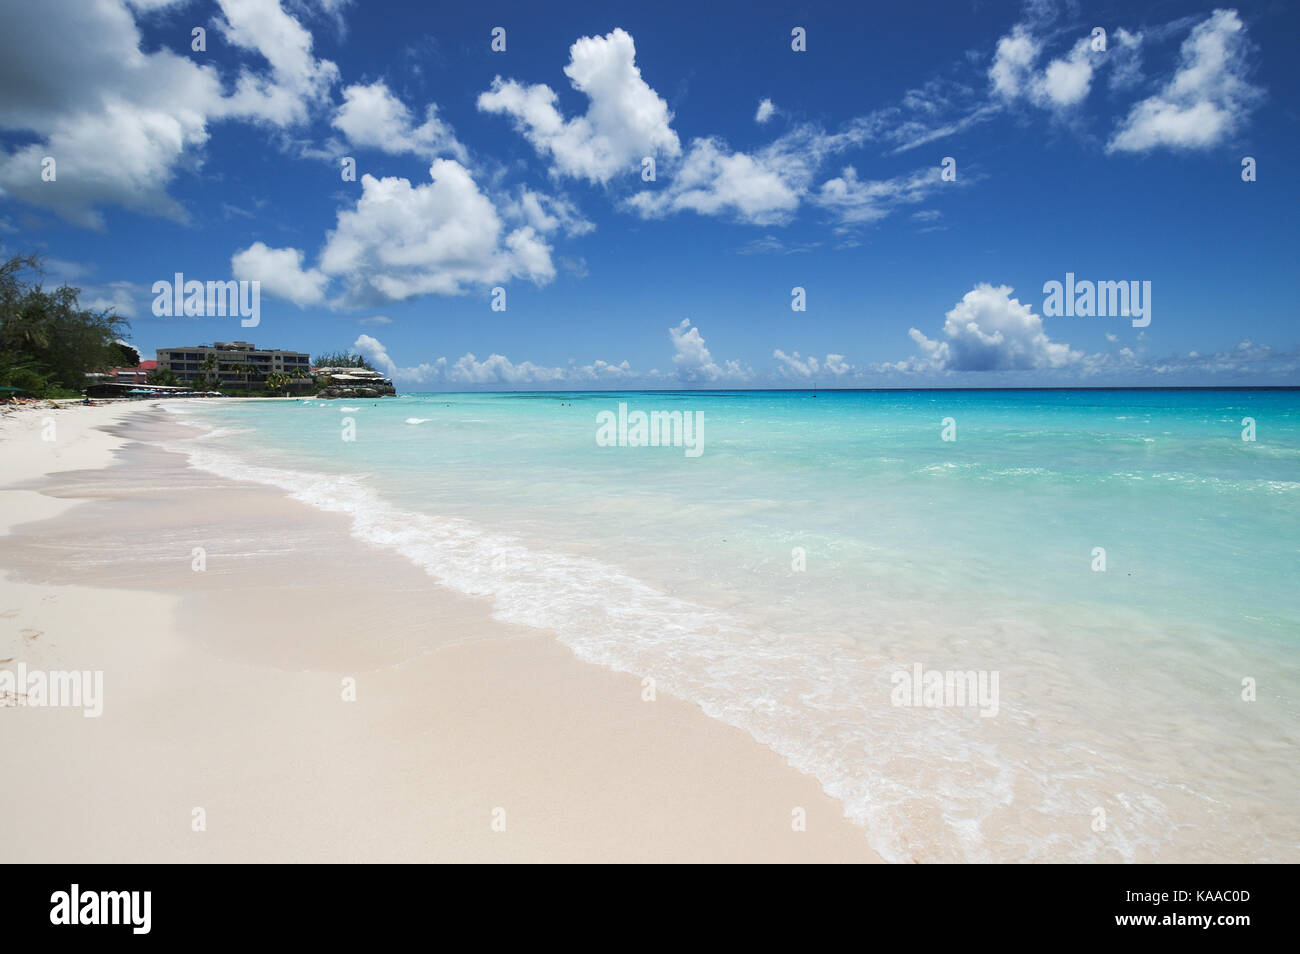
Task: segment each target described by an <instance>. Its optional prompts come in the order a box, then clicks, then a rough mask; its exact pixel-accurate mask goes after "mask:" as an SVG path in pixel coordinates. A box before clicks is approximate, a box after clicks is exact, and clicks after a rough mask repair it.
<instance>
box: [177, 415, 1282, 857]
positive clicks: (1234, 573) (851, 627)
mask: <svg viewBox="0 0 1300 954" xmlns="http://www.w3.org/2000/svg"><path fill="white" fill-rule="evenodd" d="M620 402H622V403H626V404H627V405H628V407H629V409H630V410H644V411H654V410H666V411H672V410H681V411H685V412H702V414H703V420H704V429H703V448H704V450H703V453H702V454H701V455H700V456H699V457H695V458H692V457H689V456H687V454H686V453H685V451H684V448H682V447H628V446H618V447H609V446H599V445H598V443H597V441H596V434H597V415H598V413H599V412H601V411H616V410H617V408H618V405H619V403H620ZM166 406H167V407H168V409H169V410H173V411H176V412H178V413H179V414H181V415H182V416H183V417H184V418H185V419H188V420H193V421H195V422H201V423H204V424H206V425H208V426H210V427H215V428H217V430H215V431H214V432H212V433H211V434H210V435H208V436H206V437H203V438H200V439H197V440H193V441H187V442H185V443H184V447H185V449H186V451H187V452H188V453H189V454H190V458H191V461H192V462H193V463H194V464H196V465H197V466H200V467H204V468H206V469H209V470H213V471H216V472H218V473H223V474H226V475H228V476H235V477H240V478H244V479H253V480H259V481H262V482H265V483H270V484H273V485H276V486H279V487H282V488H283V489H285V490H286V491H288V492H290V493H292V494H294V495H295V496H298V497H300V498H301V499H304V500H307V501H309V502H311V503H313V504H315V505H317V506H320V507H322V508H325V509H329V510H336V511H346V512H349V513H350V514H352V516H353V521H354V523H353V528H354V534H355V535H356V536H358V537H360V538H361V539H363V540H365V541H367V542H369V543H371V544H374V545H379V546H384V547H388V548H393V549H396V550H398V551H399V552H402V553H403V554H405V555H406V556H408V557H409V558H410V559H412V560H413V561H416V562H417V563H419V564H420V565H421V566H423V567H425V569H426V570H427V571H428V572H429V574H430V575H431V577H433V578H434V579H435V580H437V581H438V582H440V583H443V584H445V585H448V586H452V587H454V588H457V589H460V590H462V591H465V592H469V593H475V594H482V595H487V596H490V597H491V598H492V600H493V606H494V613H495V615H497V616H498V617H500V618H502V619H507V620H510V621H513V622H521V623H528V624H533V625H538V626H546V627H549V628H553V629H554V630H555V631H556V633H557V634H558V635H559V638H560V639H561V640H562V641H563V642H564V643H565V644H566V645H568V646H569V647H570V648H572V650H573V651H574V652H575V653H576V654H577V655H578V656H579V657H581V658H583V659H586V660H589V661H592V662H595V663H599V664H602V665H606V666H609V667H612V668H615V669H620V670H626V671H629V672H633V673H636V674H638V675H640V676H643V677H644V676H649V677H651V678H653V679H654V680H655V681H656V684H657V686H658V688H659V689H660V690H662V691H667V692H670V693H673V694H675V695H678V696H681V697H684V698H686V699H689V700H692V701H694V702H696V703H698V704H699V705H700V706H701V707H702V708H703V709H704V710H705V711H706V712H708V713H709V714H710V715H712V716H714V717H716V718H719V719H723V720H725V721H727V722H729V723H731V724H733V725H736V726H739V727H741V728H743V729H745V730H746V731H748V732H749V733H751V734H752V735H753V736H754V737H755V738H757V739H759V740H760V741H762V742H764V743H765V744H768V745H770V746H771V747H772V748H773V749H775V750H776V751H777V752H779V753H780V754H781V755H783V756H784V757H785V758H786V759H787V760H788V761H789V762H790V763H791V764H792V765H794V766H795V767H797V768H799V769H800V770H802V771H805V772H808V773H810V774H812V775H815V776H816V777H817V778H818V779H819V780H820V781H821V783H822V785H823V787H824V788H825V789H826V791H827V792H828V793H830V794H831V795H833V796H835V797H836V798H838V799H840V800H841V801H842V802H843V804H844V806H845V811H846V813H847V814H848V815H849V816H850V817H851V818H853V819H854V820H855V821H857V822H859V823H860V824H862V825H863V826H864V827H865V835H866V837H867V838H868V839H869V840H870V842H871V844H872V845H873V846H874V847H875V848H876V849H877V850H878V851H880V852H881V853H882V854H883V855H884V856H885V857H887V858H889V859H891V860H896V861H906V860H936V859H946V860H1049V859H1060V860H1065V859H1076V860H1103V861H1145V860H1166V861H1173V860H1195V859H1201V860H1243V861H1249V860H1274V861H1280V860H1289V861H1294V860H1297V858H1300V811H1297V809H1298V808H1300V795H1297V792H1298V791H1300V785H1297V782H1300V769H1297V767H1296V766H1297V760H1296V755H1297V749H1296V745H1297V742H1298V741H1300V718H1298V715H1300V705H1298V704H1297V702H1296V689H1297V686H1300V660H1298V658H1297V653H1296V649H1297V643H1298V642H1300V587H1297V586H1296V585H1295V582H1294V577H1295V569H1296V566H1297V557H1298V556H1300V392H1288V391H979V392H970V391H943V392H936V391H920V392H898V391H893V392H820V393H818V394H817V396H816V397H814V396H813V395H812V394H811V393H810V392H649V393H618V394H614V393H610V394H596V393H571V394H565V393H545V394H537V393H534V394H527V393H512V394H451V395H413V396H408V397H402V398H398V399H391V398H390V399H384V400H379V401H373V400H364V399H361V400H355V401H347V400H344V401H315V400H304V401H301V402H293V403H288V402H260V403H259V402H250V403H238V402H229V403H227V402H179V401H178V402H173V403H171V404H168V405H166ZM1247 417H1249V418H1253V419H1254V421H1255V427H1256V440H1254V441H1243V440H1242V433H1243V425H1242V419H1243V418H1247ZM945 418H951V419H952V421H953V423H954V424H955V437H956V439H955V440H951V441H945V440H943V439H942V437H943V431H944V419H945ZM349 425H352V426H354V428H355V439H353V440H346V439H345V436H346V433H347V428H348V426H349ZM796 548H799V549H801V550H802V554H803V555H802V561H803V568H802V569H796V568H795V564H796V562H797V561H798V560H799V554H797V553H796V552H795V551H796ZM1095 548H1104V551H1105V569H1104V571H1102V570H1100V569H1094V567H1096V566H1099V563H1098V558H1097V556H1096V555H1095V552H1094V551H1095ZM916 665H920V666H922V667H923V668H924V670H927V671H928V670H939V671H950V670H957V671H975V672H987V673H996V674H997V676H998V692H999V695H998V705H997V713H996V715H989V716H981V714H980V709H979V707H975V706H943V707H927V706H900V705H895V704H893V701H896V700H891V691H892V690H893V688H894V681H893V676H894V674H895V673H899V672H909V673H910V672H912V671H914V667H915V666H916ZM1243 680H1254V685H1255V700H1254V701H1246V700H1245V699H1243V691H1244V690H1243ZM989 708H990V707H989V706H987V705H986V706H985V707H984V709H985V710H986V711H988V710H989ZM1103 822H1104V824H1103Z"/></svg>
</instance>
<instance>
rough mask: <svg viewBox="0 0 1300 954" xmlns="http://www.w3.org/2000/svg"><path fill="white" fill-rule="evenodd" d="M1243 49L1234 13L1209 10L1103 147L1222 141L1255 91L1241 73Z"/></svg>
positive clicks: (1193, 145)
mask: <svg viewBox="0 0 1300 954" xmlns="http://www.w3.org/2000/svg"><path fill="white" fill-rule="evenodd" d="M1247 49H1248V46H1247V41H1246V28H1245V27H1244V26H1243V25H1242V22H1241V19H1240V18H1239V17H1238V16H1237V12H1236V11H1235V10H1215V11H1214V13H1212V14H1211V15H1210V16H1209V17H1208V18H1206V19H1205V20H1204V21H1202V22H1201V23H1199V24H1197V26H1196V27H1195V28H1194V29H1193V30H1192V32H1191V35H1190V36H1189V37H1188V38H1187V39H1186V40H1185V41H1184V42H1183V45H1182V50H1181V54H1180V58H1179V66H1178V69H1177V71H1176V72H1175V73H1174V75H1173V77H1172V78H1171V79H1170V80H1169V82H1168V83H1167V84H1165V87H1164V89H1162V90H1161V91H1160V92H1159V93H1157V94H1156V95H1155V96H1151V97H1149V98H1147V99H1144V100H1142V101H1141V102H1140V103H1138V104H1137V105H1135V106H1134V107H1133V109H1132V110H1131V111H1130V112H1129V114H1128V116H1127V118H1125V120H1124V121H1123V123H1121V124H1120V128H1119V130H1118V131H1117V132H1116V133H1115V135H1114V136H1113V137H1112V138H1111V140H1110V142H1109V143H1108V144H1107V147H1106V149H1107V151H1108V152H1146V151H1148V150H1151V149H1156V148H1158V147H1160V146H1168V147H1170V148H1173V149H1204V148H1207V147H1209V146H1213V145H1215V144H1217V143H1219V142H1221V141H1223V139H1225V138H1226V137H1227V136H1229V135H1231V134H1232V133H1233V132H1235V131H1236V129H1237V128H1238V126H1239V125H1240V124H1241V122H1242V121H1243V119H1244V118H1245V117H1246V116H1247V115H1248V114H1249V112H1250V110H1251V108H1252V107H1253V105H1254V104H1255V102H1256V101H1257V100H1258V99H1259V98H1260V95H1261V91H1260V90H1259V89H1258V88H1256V87H1255V86H1253V85H1251V84H1250V83H1249V82H1247V80H1246V78H1245V77H1246V72H1247V63H1246V52H1247Z"/></svg>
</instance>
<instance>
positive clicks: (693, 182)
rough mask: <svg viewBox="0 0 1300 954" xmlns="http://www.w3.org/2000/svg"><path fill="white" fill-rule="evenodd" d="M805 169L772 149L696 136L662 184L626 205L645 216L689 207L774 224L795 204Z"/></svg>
mask: <svg viewBox="0 0 1300 954" xmlns="http://www.w3.org/2000/svg"><path fill="white" fill-rule="evenodd" d="M806 174H807V170H806V169H805V168H804V167H803V166H802V164H789V163H783V162H782V161H781V157H779V156H777V155H775V154H772V153H766V154H763V153H760V154H759V155H757V156H751V155H748V154H747V153H743V152H728V151H727V148H726V145H725V144H724V143H723V142H721V141H720V140H717V139H696V140H695V141H694V142H692V143H691V148H690V152H689V153H687V155H686V158H685V159H684V160H683V161H682V162H681V164H680V165H679V166H678V167H677V168H676V169H675V170H674V172H673V176H672V181H671V182H670V183H669V185H668V186H667V187H666V188H663V189H659V190H646V191H644V192H639V193H637V194H636V195H634V196H632V197H631V198H630V199H629V200H628V205H629V206H630V207H631V208H632V209H635V210H636V211H637V212H639V213H640V214H641V215H642V216H643V217H645V218H659V217H662V216H664V215H668V214H670V213H674V212H684V211H690V212H698V213H699V214H701V215H722V214H728V215H731V216H733V217H734V218H736V219H738V220H739V221H741V222H746V223H749V224H752V225H778V224H782V223H784V222H787V221H789V220H790V218H791V216H792V215H793V214H794V212H795V210H796V209H798V207H799V196H800V193H801V191H802V190H803V187H804V183H803V181H802V179H803V177H804V176H805V175H806Z"/></svg>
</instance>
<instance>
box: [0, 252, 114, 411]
mask: <svg viewBox="0 0 1300 954" xmlns="http://www.w3.org/2000/svg"><path fill="white" fill-rule="evenodd" d="M43 274H44V269H43V268H42V265H41V259H40V258H39V257H38V256H35V255H16V256H14V257H12V258H10V259H9V260H8V261H6V262H4V263H3V264H0V387H4V388H6V389H17V390H19V391H22V392H25V393H27V394H30V395H33V396H35V397H47V398H48V397H76V396H77V394H78V393H79V390H80V388H81V387H82V386H83V382H84V380H85V374H86V372H87V371H99V370H103V371H106V370H108V369H109V368H112V367H116V366H121V365H129V366H131V367H135V366H136V365H138V364H139V363H140V355H139V353H138V352H137V351H136V350H135V349H134V348H132V347H131V346H130V345H128V344H125V343H124V342H123V341H122V339H123V338H124V337H126V335H127V334H129V331H130V324H129V323H128V322H127V320H126V319H125V318H123V317H122V316H120V315H118V314H116V313H114V312H113V311H112V310H111V309H107V310H104V311H96V310H94V309H89V308H82V307H81V306H80V305H79V304H78V301H77V296H78V295H79V294H80V293H81V290H80V289H79V288H72V287H70V286H68V285H60V286H59V287H58V288H56V289H54V290H53V291H47V290H46V289H45V288H44V286H43V285H42V284H41V280H40V279H41V276H42V275H43Z"/></svg>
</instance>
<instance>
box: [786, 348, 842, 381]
mask: <svg viewBox="0 0 1300 954" xmlns="http://www.w3.org/2000/svg"><path fill="white" fill-rule="evenodd" d="M772 357H774V358H776V360H777V361H778V362H780V365H779V367H780V372H781V374H782V376H784V377H787V378H799V379H805V380H806V379H808V378H812V377H814V376H815V375H818V374H830V375H833V376H834V377H837V378H838V377H840V376H842V375H845V374H848V373H849V372H850V371H852V370H853V367H852V365H850V364H848V363H847V362H845V360H844V355H842V354H828V355H826V359H825V360H824V361H818V360H817V358H816V357H814V356H813V355H809V356H808V357H806V358H803V357H800V355H799V352H798V351H795V352H793V353H792V354H786V353H785V352H784V351H782V350H781V349H780V348H777V349H776V350H775V351H773V352H772Z"/></svg>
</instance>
